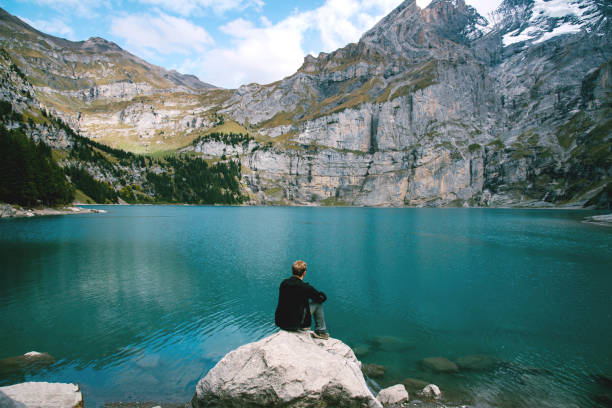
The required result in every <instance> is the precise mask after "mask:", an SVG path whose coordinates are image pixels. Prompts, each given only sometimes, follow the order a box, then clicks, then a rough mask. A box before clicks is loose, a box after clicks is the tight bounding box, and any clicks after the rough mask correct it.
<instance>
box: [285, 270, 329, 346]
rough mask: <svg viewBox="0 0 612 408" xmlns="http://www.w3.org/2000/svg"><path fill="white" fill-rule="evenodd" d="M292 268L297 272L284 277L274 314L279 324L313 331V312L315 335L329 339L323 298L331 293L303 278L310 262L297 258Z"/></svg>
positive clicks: (288, 327) (286, 328) (291, 329)
mask: <svg viewBox="0 0 612 408" xmlns="http://www.w3.org/2000/svg"><path fill="white" fill-rule="evenodd" d="M291 270H292V272H293V275H292V276H291V277H290V278H287V279H285V280H284V281H282V282H281V284H280V288H279V290H278V306H277V307H276V313H275V316H274V317H275V318H274V321H275V323H276V325H277V326H278V327H280V328H281V329H283V330H288V331H309V330H310V324H311V322H312V320H311V317H310V316H311V315H313V316H314V320H315V331H314V333H312V337H315V338H319V339H324V340H327V339H328V338H329V334H328V333H327V331H326V328H325V317H324V315H323V302H325V300H326V299H327V296H325V293H323V292H319V291H318V290H316V289H315V288H313V287H312V286H310V285H309V284H308V283H306V282H304V281H303V279H304V276H305V275H306V262H304V261H295V262H294V263H293V266H292V267H291ZM309 300H310V302H309Z"/></svg>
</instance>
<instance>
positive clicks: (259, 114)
mask: <svg viewBox="0 0 612 408" xmlns="http://www.w3.org/2000/svg"><path fill="white" fill-rule="evenodd" d="M611 19H612V5H611V4H610V2H609V1H607V0H555V2H549V1H544V0H505V1H504V2H503V3H502V4H501V6H500V7H499V9H498V10H497V11H496V12H495V13H494V14H493V15H492V16H490V19H489V20H490V21H489V20H487V19H485V18H483V17H482V16H480V15H478V13H477V12H476V10H475V9H474V8H472V7H470V6H467V5H466V4H465V3H464V1H463V0H434V1H432V2H431V4H430V5H429V6H428V7H426V8H425V9H420V8H419V7H418V6H417V5H416V3H415V1H414V0H406V1H405V2H404V3H402V4H401V5H400V6H399V7H397V8H396V9H395V10H394V11H393V12H391V13H390V14H389V15H388V16H386V17H385V18H383V19H382V20H381V21H380V22H379V23H378V24H377V25H376V26H374V27H373V28H372V29H371V30H369V31H368V32H366V33H365V34H364V35H363V36H362V38H361V40H360V41H359V42H358V43H356V44H348V45H347V46H346V47H344V48H341V49H339V50H336V51H334V52H332V53H329V54H328V53H321V54H319V56H318V57H312V56H307V57H306V58H305V59H304V63H303V65H302V66H301V67H300V69H299V70H298V71H297V72H296V73H295V74H294V75H291V76H289V77H287V78H285V79H283V80H281V81H278V82H275V83H272V84H268V85H258V84H250V85H245V86H242V87H240V88H239V89H237V90H220V89H207V88H206V86H205V85H204V84H202V83H200V82H194V81H196V79H194V78H191V77H188V76H185V75H180V74H178V73H173V72H168V71H165V70H161V68H157V67H153V66H151V65H148V64H147V63H145V62H144V61H142V60H140V59H138V58H137V57H135V56H132V55H131V54H128V53H126V52H125V51H123V50H121V49H120V48H119V47H117V46H116V45H115V44H113V43H110V42H106V41H104V40H102V39H96V38H94V39H90V40H88V41H85V42H79V43H72V42H69V41H65V40H61V39H57V38H55V37H50V36H47V35H44V34H42V33H39V32H37V31H36V30H34V29H32V28H31V27H28V26H27V25H26V24H25V23H22V22H20V21H19V20H18V19H16V18H14V17H12V16H10V15H7V14H6V13H3V14H2V13H0V42H1V43H2V45H3V47H5V48H6V50H7V52H8V53H9V54H10V55H11V58H12V60H13V61H15V62H16V63H17V65H18V66H19V67H21V69H22V71H23V72H25V75H26V76H27V77H28V79H29V80H30V83H32V84H33V88H32V92H35V93H36V96H37V100H39V101H40V103H41V108H42V109H43V110H45V109H47V110H51V112H53V113H54V114H56V115H58V116H60V117H62V118H64V120H65V121H66V122H68V123H69V124H70V125H71V126H72V127H73V128H75V129H78V130H81V131H82V132H83V133H84V134H85V135H86V136H88V137H92V138H97V140H99V141H101V142H103V143H106V144H109V145H111V146H115V147H121V148H124V149H128V150H131V151H134V152H150V151H153V150H170V149H177V148H178V149H180V150H181V151H186V150H187V151H193V152H194V153H195V154H196V155H200V156H202V157H204V158H207V159H213V160H214V161H221V162H224V161H227V160H231V159H239V160H240V161H241V163H242V188H243V192H244V193H245V194H248V195H249V197H250V202H251V203H262V204H289V205H291V204H297V205H369V206H405V205H409V206H537V207H543V206H598V207H606V208H608V207H609V206H610V202H611V201H612V184H611V182H610V176H611V175H612V151H611V147H612V143H611V140H610V139H611V134H612V131H611V129H612V119H611V118H612V96H611V89H612V85H611V73H612V72H611V71H612V46H610V44H612V41H611V40H612V38H611V37H612V35H611V34H612V30H611V24H612V23H611ZM33 53H35V54H36V55H37V56H36V57H33V56H32V55H33ZM108 62H112V64H110V63H108ZM111 68H112V69H111ZM109 70H110V71H109ZM212 131H215V132H227V131H233V132H247V131H248V133H249V134H250V136H251V137H249V138H243V139H244V140H243V141H241V142H240V143H236V142H235V141H234V142H231V143H230V142H229V141H228V140H229V139H227V140H225V139H218V140H217V139H214V138H210V137H207V136H209V134H210V132H212ZM241 140H242V139H241ZM192 141H193V143H192Z"/></svg>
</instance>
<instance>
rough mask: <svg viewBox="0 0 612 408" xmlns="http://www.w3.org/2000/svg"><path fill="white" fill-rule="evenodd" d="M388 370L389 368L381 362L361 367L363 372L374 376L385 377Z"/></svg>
mask: <svg viewBox="0 0 612 408" xmlns="http://www.w3.org/2000/svg"><path fill="white" fill-rule="evenodd" d="M386 371H387V369H386V368H385V366H382V365H380V364H364V365H363V366H362V367H361V372H363V373H364V374H365V375H367V376H368V377H372V378H381V377H384V376H385V372H386Z"/></svg>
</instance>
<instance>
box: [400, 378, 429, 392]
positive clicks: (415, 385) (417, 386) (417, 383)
mask: <svg viewBox="0 0 612 408" xmlns="http://www.w3.org/2000/svg"><path fill="white" fill-rule="evenodd" d="M402 384H404V386H405V387H406V389H407V390H408V391H420V390H422V389H423V388H425V387H427V385H429V383H428V382H427V381H423V380H419V379H417V378H406V379H405V380H402Z"/></svg>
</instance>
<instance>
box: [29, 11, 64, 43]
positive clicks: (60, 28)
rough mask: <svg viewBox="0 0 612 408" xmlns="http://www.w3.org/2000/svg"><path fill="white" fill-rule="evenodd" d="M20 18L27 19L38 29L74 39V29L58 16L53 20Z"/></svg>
mask: <svg viewBox="0 0 612 408" xmlns="http://www.w3.org/2000/svg"><path fill="white" fill-rule="evenodd" d="M19 19H21V20H23V21H25V22H26V23H28V24H29V25H31V26H32V27H34V28H35V29H37V30H38V31H42V32H43V33H48V34H54V35H57V36H59V37H63V38H67V39H69V40H74V39H75V38H74V30H73V29H72V28H71V27H69V26H68V25H67V24H66V23H64V22H63V21H61V20H60V19H58V18H54V19H53V20H49V21H46V20H30V19H28V18H25V17H19Z"/></svg>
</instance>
